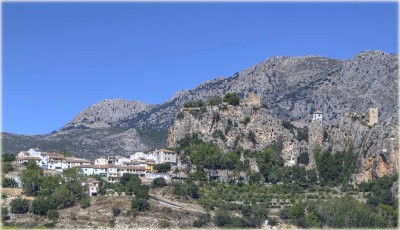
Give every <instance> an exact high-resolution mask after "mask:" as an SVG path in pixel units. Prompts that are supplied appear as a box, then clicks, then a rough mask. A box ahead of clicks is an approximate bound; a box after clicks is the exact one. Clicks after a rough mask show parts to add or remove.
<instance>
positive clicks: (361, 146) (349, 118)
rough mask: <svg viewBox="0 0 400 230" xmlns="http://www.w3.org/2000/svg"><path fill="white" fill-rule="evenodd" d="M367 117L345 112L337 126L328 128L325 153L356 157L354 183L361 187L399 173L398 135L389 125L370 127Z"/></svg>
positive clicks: (387, 122) (386, 123) (393, 126)
mask: <svg viewBox="0 0 400 230" xmlns="http://www.w3.org/2000/svg"><path fill="white" fill-rule="evenodd" d="M365 120H366V119H365V116H363V115H360V114H358V113H354V112H346V113H345V114H344V116H343V119H342V120H341V121H340V123H339V124H338V125H337V126H327V127H326V131H327V133H326V134H327V135H326V138H325V141H324V142H325V143H324V146H323V149H324V150H328V149H329V150H331V152H332V154H335V152H340V151H346V150H347V149H346V148H349V147H351V148H352V151H353V152H354V153H356V154H357V168H356V171H355V174H354V175H353V177H352V179H351V180H352V182H355V183H360V182H361V181H368V180H371V179H374V178H377V177H382V176H384V175H386V174H394V173H397V172H398V159H397V154H398V141H397V140H398V134H397V130H396V126H395V125H394V124H392V123H391V122H389V121H383V122H381V123H378V124H375V125H373V126H369V125H368V124H367V123H366V121H365Z"/></svg>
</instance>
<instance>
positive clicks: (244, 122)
mask: <svg viewBox="0 0 400 230" xmlns="http://www.w3.org/2000/svg"><path fill="white" fill-rule="evenodd" d="M249 122H250V117H246V118H245V119H244V120H243V121H241V122H240V123H242V124H244V125H247V124H248V123H249Z"/></svg>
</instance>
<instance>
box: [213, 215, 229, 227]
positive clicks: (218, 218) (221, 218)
mask: <svg viewBox="0 0 400 230" xmlns="http://www.w3.org/2000/svg"><path fill="white" fill-rule="evenodd" d="M229 220H230V218H229V215H228V214H227V213H226V212H221V211H218V212H217V213H216V214H215V216H214V224H215V225H216V226H218V227H221V226H224V225H226V224H228V223H229Z"/></svg>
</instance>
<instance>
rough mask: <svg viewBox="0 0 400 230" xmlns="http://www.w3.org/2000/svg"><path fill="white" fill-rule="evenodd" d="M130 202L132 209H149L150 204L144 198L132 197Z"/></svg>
mask: <svg viewBox="0 0 400 230" xmlns="http://www.w3.org/2000/svg"><path fill="white" fill-rule="evenodd" d="M131 204H132V209H133V210H136V211H139V212H143V211H146V210H149V209H150V205H149V203H148V202H147V200H145V199H141V198H134V199H132V202H131Z"/></svg>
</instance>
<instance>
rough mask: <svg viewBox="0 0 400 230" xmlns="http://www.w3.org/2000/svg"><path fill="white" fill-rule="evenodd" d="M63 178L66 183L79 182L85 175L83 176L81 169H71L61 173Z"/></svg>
mask: <svg viewBox="0 0 400 230" xmlns="http://www.w3.org/2000/svg"><path fill="white" fill-rule="evenodd" d="M63 176H64V178H65V180H66V181H81V180H82V179H83V178H84V176H85V175H84V174H83V171H82V169H80V168H77V167H73V168H69V169H65V170H64V171H63Z"/></svg>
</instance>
